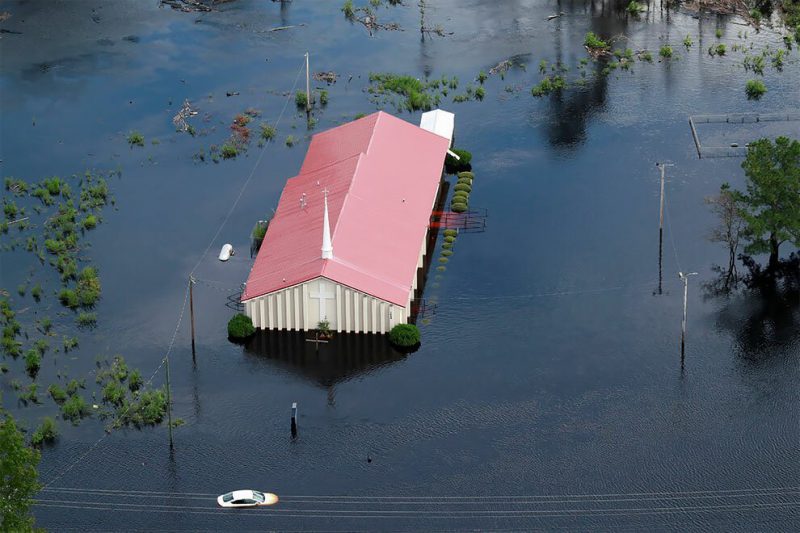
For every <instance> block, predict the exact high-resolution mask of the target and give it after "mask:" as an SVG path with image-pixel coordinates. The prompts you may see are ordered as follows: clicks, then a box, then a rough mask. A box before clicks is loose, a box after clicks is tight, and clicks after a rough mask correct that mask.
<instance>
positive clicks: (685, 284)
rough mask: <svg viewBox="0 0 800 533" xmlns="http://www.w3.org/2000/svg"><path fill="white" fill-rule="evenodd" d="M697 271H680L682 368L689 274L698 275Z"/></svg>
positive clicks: (684, 350) (684, 351)
mask: <svg viewBox="0 0 800 533" xmlns="http://www.w3.org/2000/svg"><path fill="white" fill-rule="evenodd" d="M696 275H697V272H689V273H688V274H684V273H683V272H678V277H679V278H681V280H682V281H683V321H682V322H681V368H683V360H684V356H685V354H686V300H687V299H688V296H689V276H696Z"/></svg>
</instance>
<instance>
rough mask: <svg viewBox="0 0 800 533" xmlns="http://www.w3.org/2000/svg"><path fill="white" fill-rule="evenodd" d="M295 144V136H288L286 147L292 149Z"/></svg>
mask: <svg viewBox="0 0 800 533" xmlns="http://www.w3.org/2000/svg"><path fill="white" fill-rule="evenodd" d="M294 143H295V140H294V135H287V136H286V146H288V147H290V148H291V147H292V146H294Z"/></svg>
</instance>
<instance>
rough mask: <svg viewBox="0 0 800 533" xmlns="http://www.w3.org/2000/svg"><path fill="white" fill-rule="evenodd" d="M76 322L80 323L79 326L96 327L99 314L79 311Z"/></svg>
mask: <svg viewBox="0 0 800 533" xmlns="http://www.w3.org/2000/svg"><path fill="white" fill-rule="evenodd" d="M75 322H76V323H77V324H78V326H79V327H82V328H89V327H94V326H95V325H97V314H96V313H87V312H85V311H81V312H80V313H78V316H77V318H75Z"/></svg>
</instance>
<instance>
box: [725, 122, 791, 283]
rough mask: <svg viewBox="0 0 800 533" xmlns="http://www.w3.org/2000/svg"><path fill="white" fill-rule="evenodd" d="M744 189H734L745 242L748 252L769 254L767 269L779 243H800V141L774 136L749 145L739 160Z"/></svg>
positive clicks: (774, 260)
mask: <svg viewBox="0 0 800 533" xmlns="http://www.w3.org/2000/svg"><path fill="white" fill-rule="evenodd" d="M742 168H743V169H744V172H745V175H746V176H747V192H744V193H742V192H739V191H735V195H736V200H737V203H738V204H739V206H740V208H741V214H742V218H743V219H744V223H745V228H744V231H743V236H744V237H745V239H747V240H748V241H749V243H748V244H747V246H746V247H745V252H746V253H748V254H761V253H768V254H769V265H768V270H774V269H775V268H776V267H777V266H778V264H779V260H780V255H779V253H780V246H781V244H783V243H784V242H790V243H792V244H794V245H795V246H800V142H798V141H796V140H789V139H788V138H787V137H778V138H777V139H776V140H775V142H774V143H773V142H772V141H770V140H769V139H760V140H758V141H755V142H754V143H752V144H750V146H749V147H748V149H747V157H746V158H745V160H744V162H743V163H742Z"/></svg>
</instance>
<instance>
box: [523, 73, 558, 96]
mask: <svg viewBox="0 0 800 533" xmlns="http://www.w3.org/2000/svg"><path fill="white" fill-rule="evenodd" d="M566 87H567V81H566V79H564V77H563V76H553V77H552V78H551V77H550V76H545V77H544V78H543V79H542V81H540V82H539V83H538V84H536V85H534V86H533V88H532V89H531V95H532V96H536V97H539V96H544V95H546V94H550V93H552V92H559V91H562V90H563V89H566Z"/></svg>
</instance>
